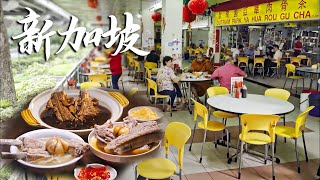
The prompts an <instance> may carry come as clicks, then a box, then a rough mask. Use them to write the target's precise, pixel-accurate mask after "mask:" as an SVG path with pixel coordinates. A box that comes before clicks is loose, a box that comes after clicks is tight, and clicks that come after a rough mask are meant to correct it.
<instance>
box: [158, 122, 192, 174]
mask: <svg viewBox="0 0 320 180" xmlns="http://www.w3.org/2000/svg"><path fill="white" fill-rule="evenodd" d="M190 136H191V129H190V127H189V126H188V125H186V124H184V123H181V122H172V123H170V124H168V126H167V127H166V131H165V134H164V143H165V144H164V145H165V151H166V154H168V152H169V146H171V145H173V146H175V147H176V148H177V150H178V156H179V158H178V163H179V168H180V169H182V166H183V154H184V145H185V144H186V142H187V141H188V139H189V138H190Z"/></svg>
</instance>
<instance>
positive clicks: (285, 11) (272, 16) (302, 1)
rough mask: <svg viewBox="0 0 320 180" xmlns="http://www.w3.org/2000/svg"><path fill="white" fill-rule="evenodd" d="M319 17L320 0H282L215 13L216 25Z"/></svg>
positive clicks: (316, 18) (315, 18)
mask: <svg viewBox="0 0 320 180" xmlns="http://www.w3.org/2000/svg"><path fill="white" fill-rule="evenodd" d="M318 19H319V1H315V0H280V1H273V2H269V3H264V4H259V5H255V6H250V7H244V8H240V9H234V10H229V11H219V12H215V13H214V25H215V26H225V25H239V24H253V23H270V22H283V21H301V20H318Z"/></svg>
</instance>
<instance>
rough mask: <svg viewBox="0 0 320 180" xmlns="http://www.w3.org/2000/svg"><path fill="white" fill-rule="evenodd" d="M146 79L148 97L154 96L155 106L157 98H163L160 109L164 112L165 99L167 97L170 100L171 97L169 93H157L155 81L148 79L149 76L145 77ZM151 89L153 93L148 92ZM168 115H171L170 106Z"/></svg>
mask: <svg viewBox="0 0 320 180" xmlns="http://www.w3.org/2000/svg"><path fill="white" fill-rule="evenodd" d="M146 79H147V81H148V86H147V87H148V88H147V91H148V94H149V97H150V98H154V99H155V101H154V105H155V106H156V105H157V99H163V103H162V110H163V112H164V103H165V99H169V101H171V98H170V96H169V95H161V94H158V86H157V83H156V82H155V81H154V80H152V79H149V78H146ZM151 89H152V90H153V91H154V95H151V94H150V90H151ZM170 116H172V107H171V108H170Z"/></svg>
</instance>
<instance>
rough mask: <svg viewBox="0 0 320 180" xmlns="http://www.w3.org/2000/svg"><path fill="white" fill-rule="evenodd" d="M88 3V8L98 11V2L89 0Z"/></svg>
mask: <svg viewBox="0 0 320 180" xmlns="http://www.w3.org/2000/svg"><path fill="white" fill-rule="evenodd" d="M87 3H88V7H91V8H93V9H96V8H97V5H98V0H87Z"/></svg>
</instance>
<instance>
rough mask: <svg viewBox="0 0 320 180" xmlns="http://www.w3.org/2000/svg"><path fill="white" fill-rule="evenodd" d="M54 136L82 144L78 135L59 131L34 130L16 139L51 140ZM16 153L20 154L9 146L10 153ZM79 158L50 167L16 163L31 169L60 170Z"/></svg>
mask: <svg viewBox="0 0 320 180" xmlns="http://www.w3.org/2000/svg"><path fill="white" fill-rule="evenodd" d="M54 136H58V137H60V138H63V139H70V140H71V139H76V140H79V141H81V142H84V141H83V139H82V138H81V137H80V136H78V135H76V134H74V133H71V132H69V131H66V130H60V129H39V130H34V131H30V132H27V133H25V134H22V135H21V136H19V137H18V138H20V137H29V138H34V139H40V138H51V137H54ZM18 138H17V139H18ZM18 152H20V150H19V149H18V147H16V146H10V153H18ZM81 158H82V156H79V157H76V158H74V159H72V160H71V161H68V162H65V163H62V164H57V165H50V166H43V165H37V164H32V163H29V162H27V161H24V160H21V159H20V160H18V162H19V163H21V164H23V165H26V166H29V167H32V168H38V169H54V168H60V167H64V166H68V165H71V164H75V163H76V162H77V161H79V160H80V159H81Z"/></svg>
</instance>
